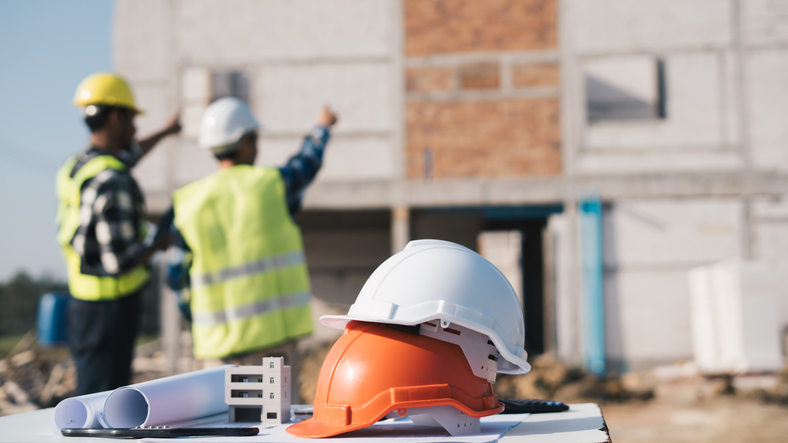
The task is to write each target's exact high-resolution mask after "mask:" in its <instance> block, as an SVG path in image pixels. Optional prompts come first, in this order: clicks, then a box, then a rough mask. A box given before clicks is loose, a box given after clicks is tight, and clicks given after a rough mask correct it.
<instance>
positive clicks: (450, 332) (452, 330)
mask: <svg viewBox="0 0 788 443" xmlns="http://www.w3.org/2000/svg"><path fill="white" fill-rule="evenodd" d="M443 330H444V331H446V332H448V333H449V334H454V335H460V334H462V332H460V331H458V330H456V329H451V328H443Z"/></svg>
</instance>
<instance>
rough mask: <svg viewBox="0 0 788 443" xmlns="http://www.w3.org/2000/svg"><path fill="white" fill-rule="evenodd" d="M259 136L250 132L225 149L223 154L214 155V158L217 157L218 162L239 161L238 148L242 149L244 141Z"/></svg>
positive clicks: (255, 132) (254, 132)
mask: <svg viewBox="0 0 788 443" xmlns="http://www.w3.org/2000/svg"><path fill="white" fill-rule="evenodd" d="M255 136H257V131H250V132H247V133H246V134H244V135H242V136H241V138H239V139H238V141H237V142H233V143H231V144H229V145H227V146H226V147H225V149H223V150H222V152H221V153H219V154H216V153H214V154H213V156H214V157H216V160H219V161H222V160H237V159H238V148H240V147H241V142H243V141H244V139H245V138H249V137H255Z"/></svg>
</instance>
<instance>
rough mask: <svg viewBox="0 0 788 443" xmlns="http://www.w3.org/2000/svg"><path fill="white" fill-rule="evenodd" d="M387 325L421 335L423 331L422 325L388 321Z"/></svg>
mask: <svg viewBox="0 0 788 443" xmlns="http://www.w3.org/2000/svg"><path fill="white" fill-rule="evenodd" d="M386 326H388V327H390V328H394V329H397V330H399V331H402V332H407V333H410V334H416V335H419V334H420V332H421V325H415V326H410V325H395V324H390V323H386Z"/></svg>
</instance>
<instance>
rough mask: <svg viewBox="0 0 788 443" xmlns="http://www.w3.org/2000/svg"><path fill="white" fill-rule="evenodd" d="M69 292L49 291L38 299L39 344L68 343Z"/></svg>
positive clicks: (37, 328) (45, 345)
mask: <svg viewBox="0 0 788 443" xmlns="http://www.w3.org/2000/svg"><path fill="white" fill-rule="evenodd" d="M69 298H70V296H69V295H68V294H64V293H59V292H47V293H46V294H44V295H42V296H41V300H39V301H38V318H37V320H36V332H37V333H38V345H39V346H42V347H45V348H47V347H51V346H58V345H64V344H66V341H67V339H68V335H67V334H66V312H67V311H68V300H69Z"/></svg>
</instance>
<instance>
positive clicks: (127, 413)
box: [51, 365, 232, 435]
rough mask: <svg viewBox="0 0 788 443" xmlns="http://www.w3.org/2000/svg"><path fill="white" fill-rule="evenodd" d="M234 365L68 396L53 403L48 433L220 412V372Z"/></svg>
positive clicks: (169, 420)
mask: <svg viewBox="0 0 788 443" xmlns="http://www.w3.org/2000/svg"><path fill="white" fill-rule="evenodd" d="M228 367H232V365H225V366H219V367H216V368H211V369H204V370H202V371H194V372H189V373H186V374H180V375H173V376H171V377H164V378H159V379H156V380H150V381H146V382H143V383H137V384H133V385H129V386H126V387H122V388H118V389H116V390H114V391H105V392H99V393H96V394H89V395H81V396H78V397H71V398H67V399H65V400H63V401H61V402H60V403H58V404H57V406H55V411H54V414H52V423H51V424H52V433H53V434H55V435H60V430H61V429H63V428H100V427H112V428H133V427H136V426H155V425H165V424H170V423H174V422H178V421H184V420H193V419H196V418H201V417H207V416H210V415H215V414H220V413H222V412H226V411H227V410H228V407H227V404H225V402H224V371H225V369H226V368H228Z"/></svg>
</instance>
